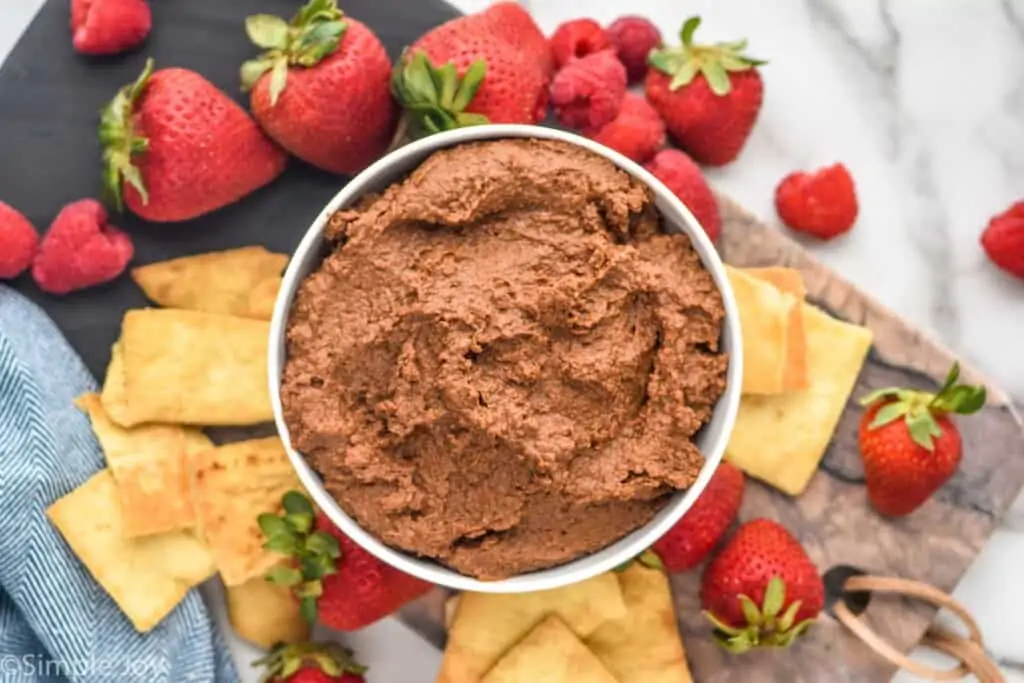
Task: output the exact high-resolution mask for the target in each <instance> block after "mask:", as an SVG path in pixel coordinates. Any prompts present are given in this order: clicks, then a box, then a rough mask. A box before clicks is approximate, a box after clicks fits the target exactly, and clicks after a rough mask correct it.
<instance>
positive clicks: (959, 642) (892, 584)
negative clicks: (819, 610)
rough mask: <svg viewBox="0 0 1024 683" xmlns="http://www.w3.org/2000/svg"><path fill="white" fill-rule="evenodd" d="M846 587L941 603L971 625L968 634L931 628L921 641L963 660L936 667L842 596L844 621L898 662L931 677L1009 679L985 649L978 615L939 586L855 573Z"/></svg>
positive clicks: (839, 610) (838, 612) (1000, 682)
mask: <svg viewBox="0 0 1024 683" xmlns="http://www.w3.org/2000/svg"><path fill="white" fill-rule="evenodd" d="M843 591H844V592H845V593H888V594H892V595H898V596H900V597H905V598H915V599H917V600H924V601H925V602H930V603H932V604H933V605H935V606H937V607H944V608H946V609H948V610H949V611H950V612H952V613H954V614H956V615H957V616H958V617H960V619H961V621H963V622H964V624H965V625H966V626H967V632H968V636H967V637H964V636H961V635H958V634H956V633H953V632H951V631H947V630H945V629H943V628H940V627H937V626H933V627H931V628H930V629H928V632H927V633H925V636H924V639H923V640H922V641H921V644H922V645H924V646H926V647H930V648H932V649H934V650H938V651H940V652H944V653H945V654H947V655H950V656H951V657H954V658H956V659H957V660H959V662H960V663H959V664H958V665H957V666H955V667H953V668H952V669H945V670H943V669H934V668H932V667H930V666H926V665H924V664H921V663H920V662H915V661H914V660H912V659H910V658H909V657H908V656H907V655H906V654H904V653H902V652H900V651H899V650H897V649H896V648H895V647H893V646H892V645H890V644H889V643H888V642H886V641H885V640H884V639H882V637H881V636H879V635H878V634H877V633H876V632H875V631H873V630H872V629H871V628H870V627H869V626H868V625H867V624H866V623H864V622H863V621H862V620H861V619H859V618H857V617H856V616H855V615H854V614H853V612H851V611H850V609H849V608H848V607H847V606H846V603H845V602H843V601H842V600H840V601H839V602H837V603H836V606H835V608H834V610H833V611H834V613H835V616H836V618H837V619H838V620H839V621H840V623H842V624H843V625H844V626H846V628H848V629H850V631H851V632H852V633H853V634H854V635H855V636H857V637H858V638H860V639H861V640H862V641H863V642H864V644H865V645H867V646H868V647H869V648H871V649H872V650H874V651H875V653H877V654H878V655H880V656H882V657H884V658H885V659H887V660H889V661H890V662H892V663H893V664H895V665H896V666H898V667H900V668H903V669H906V670H907V671H909V672H911V673H913V674H915V675H917V676H920V677H921V678H923V679H925V680H927V681H956V680H960V679H962V678H964V677H966V676H968V675H970V674H973V675H975V676H976V677H977V678H978V681H979V683H1005V681H1006V679H1005V678H1004V677H1003V674H1002V673H1000V671H999V667H998V666H997V665H996V663H995V662H994V661H992V658H991V657H989V656H988V654H987V653H986V652H985V643H984V642H983V641H982V638H981V629H980V628H978V624H977V622H976V621H974V618H973V617H972V616H971V615H970V613H969V612H968V611H967V610H966V609H965V608H964V606H963V605H961V604H960V603H958V602H957V601H956V600H954V599H953V598H952V597H950V596H949V595H947V594H946V593H943V592H942V591H940V590H939V589H938V588H936V587H935V586H930V585H928V584H926V583H921V582H919V581H910V580H907V579H894V578H887V577H881V576H851V577H850V578H849V579H847V580H846V583H845V584H843Z"/></svg>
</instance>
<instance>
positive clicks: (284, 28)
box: [245, 14, 288, 50]
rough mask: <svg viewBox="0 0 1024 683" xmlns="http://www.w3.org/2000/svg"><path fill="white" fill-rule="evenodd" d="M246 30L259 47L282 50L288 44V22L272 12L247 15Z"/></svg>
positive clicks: (250, 38)
mask: <svg viewBox="0 0 1024 683" xmlns="http://www.w3.org/2000/svg"><path fill="white" fill-rule="evenodd" d="M245 32H246V34H247V35H248V36H249V40H251V41H252V42H253V44H255V45H256V46H257V47H262V48H266V49H268V50H269V49H278V50H282V49H284V48H285V46H286V45H287V44H288V22H286V21H285V20H284V19H282V18H281V17H275V16H274V15H272V14H254V15H253V16H251V17H247V18H246V20H245Z"/></svg>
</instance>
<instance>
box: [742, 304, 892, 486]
mask: <svg viewBox="0 0 1024 683" xmlns="http://www.w3.org/2000/svg"><path fill="white" fill-rule="evenodd" d="M804 325H805V328H806V333H807V367H808V377H809V381H810V387H809V388H808V389H807V390H806V391H793V392H789V393H786V394H779V395H777V396H744V397H743V399H742V400H741V401H740V409H739V414H738V415H737V417H736V425H735V427H734V428H733V431H732V436H731V437H730V439H729V445H728V447H727V448H726V458H727V459H728V460H730V461H731V462H732V463H733V464H735V465H736V466H737V467H739V468H740V469H742V470H743V471H744V472H746V473H747V474H749V475H750V476H752V477H755V478H756V479H760V480H762V481H764V482H766V483H768V484H771V485H772V486H774V487H775V488H777V489H779V490H781V491H783V492H785V493H788V494H789V495H791V496H796V495H799V494H800V493H802V492H803V490H804V489H805V488H806V487H807V484H808V482H809V481H810V480H811V477H812V476H813V475H814V473H815V472H816V471H817V469H818V465H819V463H820V462H821V458H822V457H823V456H824V455H825V451H826V450H827V449H828V444H829V442H830V441H831V440H832V434H833V432H835V429H836V425H837V424H839V418H840V417H841V416H842V414H843V409H844V408H845V407H846V402H847V400H848V399H849V397H850V392H851V391H853V387H854V385H855V384H856V382H857V376H858V375H859V374H860V370H861V367H862V366H863V365H864V359H865V358H866V357H867V354H868V351H869V349H870V348H871V340H872V335H871V331H870V330H868V329H867V328H865V327H860V326H858V325H853V324H850V323H847V322H843V321H841V320H836V319H834V318H832V317H830V316H829V315H827V314H826V313H824V312H822V311H821V310H819V309H817V308H815V307H814V306H811V305H809V304H804Z"/></svg>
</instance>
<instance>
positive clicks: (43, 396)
mask: <svg viewBox="0 0 1024 683" xmlns="http://www.w3.org/2000/svg"><path fill="white" fill-rule="evenodd" d="M95 387H96V383H95V381H94V380H93V378H92V377H91V376H90V375H89V372H88V371H87V370H86V368H85V366H84V365H83V364H82V362H81V360H80V359H79V358H78V357H77V356H76V355H75V353H74V352H73V351H72V350H71V348H70V347H69V346H68V345H67V342H66V341H65V340H64V338H63V336H61V334H60V332H59V331H58V330H57V328H56V327H55V326H54V325H53V323H52V322H51V321H50V319H49V318H48V317H47V316H46V315H45V314H44V313H43V312H42V311H40V310H39V309H38V308H36V307H35V306H34V305H33V304H31V303H29V302H28V301H26V300H25V299H23V298H22V297H20V296H19V295H18V294H16V293H14V292H13V291H12V290H10V289H7V288H4V287H2V286H0V681H3V683H43V682H46V683H50V682H51V681H52V682H57V681H78V682H81V683H107V682H110V683H113V682H114V681H116V682H117V683H121V682H122V681H146V683H164V682H166V683H186V682H189V683H192V682H194V683H235V682H236V681H237V680H238V674H237V673H236V671H235V668H234V665H233V664H232V662H231V658H230V654H229V653H228V650H227V647H226V646H225V644H224V642H223V641H222V639H221V636H220V633H219V632H218V631H217V628H216V626H214V624H213V622H212V621H211V619H210V615H209V614H208V612H207V610H206V606H205V605H204V604H203V601H202V598H201V597H200V595H199V593H198V591H196V590H193V591H192V592H191V593H190V594H189V595H188V596H187V597H186V598H185V600H184V601H183V602H182V603H181V604H180V605H179V606H178V607H177V609H175V610H174V612H172V613H171V614H170V615H169V616H168V617H167V618H166V619H165V620H164V621H163V622H162V623H161V624H160V625H158V626H157V627H156V628H155V629H153V630H152V631H150V632H149V633H147V634H145V635H143V634H139V633H137V632H136V631H135V629H134V628H133V627H132V625H131V623H130V622H129V621H128V619H127V618H125V617H124V616H123V615H122V614H121V611H120V609H118V607H117V605H116V604H114V601H113V600H111V599H110V597H108V596H107V594H106V593H105V592H104V591H103V589H101V588H100V587H99V586H98V585H97V584H96V582H95V581H93V579H92V577H91V576H90V575H89V572H88V571H87V570H86V569H85V568H84V567H83V566H82V565H81V564H80V563H79V562H78V560H77V559H76V558H75V556H74V555H73V554H72V553H71V551H70V549H69V548H68V546H67V545H66V544H65V542H64V539H63V537H61V535H60V533H58V532H57V530H56V529H54V528H53V526H51V524H50V522H49V521H48V520H47V518H46V516H45V514H44V513H45V510H46V508H47V507H49V505H50V504H51V503H53V502H54V501H55V500H57V499H58V498H60V497H61V496H63V495H64V494H66V493H68V492H69V491H71V490H73V489H74V488H76V487H77V486H78V485H79V484H81V483H82V482H84V481H85V480H86V479H88V478H89V477H90V476H92V475H93V474H94V473H95V472H96V471H97V470H99V469H100V468H101V467H103V456H102V453H101V452H100V450H99V446H98V445H97V443H96V441H95V439H94V438H93V435H92V430H91V428H90V426H89V422H88V419H87V418H86V417H85V416H84V415H82V414H81V413H80V412H79V411H78V409H77V408H75V407H74V406H73V405H72V400H73V399H74V398H75V397H76V396H78V395H79V394H81V393H83V392H86V391H90V390H94V389H95Z"/></svg>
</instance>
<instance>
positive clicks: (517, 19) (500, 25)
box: [483, 0, 555, 80]
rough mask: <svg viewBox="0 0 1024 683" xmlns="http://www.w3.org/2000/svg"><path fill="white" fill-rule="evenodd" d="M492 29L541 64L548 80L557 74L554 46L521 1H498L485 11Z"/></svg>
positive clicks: (486, 18)
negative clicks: (552, 52)
mask: <svg viewBox="0 0 1024 683" xmlns="http://www.w3.org/2000/svg"><path fill="white" fill-rule="evenodd" d="M483 17H484V19H485V21H486V22H487V25H488V27H489V28H490V30H491V31H492V32H493V33H495V34H496V35H498V36H500V37H501V38H503V39H504V40H505V42H507V43H508V44H509V45H512V46H513V47H515V48H517V49H519V50H522V51H523V52H525V53H526V54H527V55H529V57H530V59H531V60H534V61H536V62H537V64H538V65H539V66H540V69H541V73H542V74H543V75H544V79H545V80H550V79H551V76H552V75H554V72H555V59H554V56H553V55H552V54H551V45H550V44H549V43H548V39H547V38H546V37H545V36H544V33H543V32H542V31H541V30H540V27H539V26H537V22H535V21H534V20H533V17H531V16H530V13H529V12H527V11H526V9H525V8H524V7H523V6H522V5H520V4H519V3H518V2H513V1H511V0H506V1H505V2H496V3H494V4H493V5H491V6H490V7H488V8H487V9H486V10H485V11H484V12H483Z"/></svg>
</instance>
